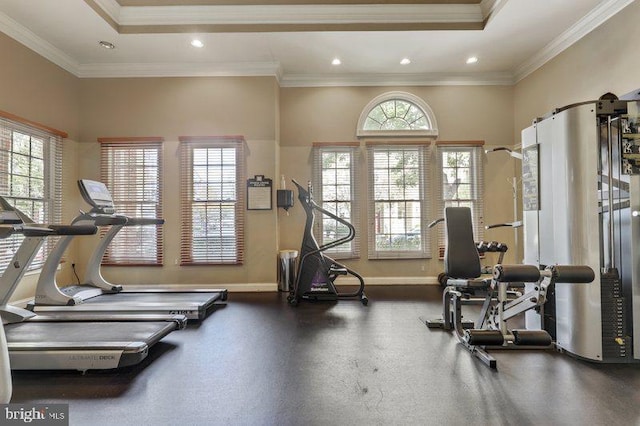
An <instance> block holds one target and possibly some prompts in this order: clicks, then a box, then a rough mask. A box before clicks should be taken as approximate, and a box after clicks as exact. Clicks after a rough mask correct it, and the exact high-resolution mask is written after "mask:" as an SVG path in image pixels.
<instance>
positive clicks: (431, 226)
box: [427, 217, 444, 229]
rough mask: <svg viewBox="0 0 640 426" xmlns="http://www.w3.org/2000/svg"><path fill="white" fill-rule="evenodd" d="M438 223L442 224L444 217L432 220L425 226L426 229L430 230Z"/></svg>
mask: <svg viewBox="0 0 640 426" xmlns="http://www.w3.org/2000/svg"><path fill="white" fill-rule="evenodd" d="M440 222H444V217H441V218H438V219H436V220H434V221H433V222H431V223H429V224H428V225H427V228H429V229H431V228H433V227H434V226H436V225H437V224H439V223H440Z"/></svg>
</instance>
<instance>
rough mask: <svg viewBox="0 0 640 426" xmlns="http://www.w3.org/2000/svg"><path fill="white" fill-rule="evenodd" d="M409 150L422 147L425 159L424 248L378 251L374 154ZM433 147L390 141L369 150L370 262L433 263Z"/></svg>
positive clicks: (422, 184)
mask: <svg viewBox="0 0 640 426" xmlns="http://www.w3.org/2000/svg"><path fill="white" fill-rule="evenodd" d="M407 147H420V149H421V150H422V154H423V156H422V158H421V165H420V167H421V170H420V197H419V202H420V216H421V219H420V224H421V226H420V235H421V239H422V248H421V249H420V250H376V248H375V247H376V241H375V239H376V232H375V223H374V218H375V203H376V202H375V199H374V184H373V152H374V151H375V149H376V148H383V149H393V148H398V149H402V148H407ZM431 153H432V147H431V144H430V143H429V142H425V143H424V144H417V145H416V144H412V145H403V144H401V143H394V142H393V141H390V142H389V143H388V144H383V143H379V144H378V143H376V144H375V145H371V146H368V147H367V167H368V171H367V174H368V176H367V181H368V196H367V215H368V217H369V221H368V222H369V224H368V231H369V232H368V236H369V244H368V248H369V249H368V258H369V259H370V260H376V259H430V258H431V232H430V230H429V229H428V228H427V223H428V218H429V217H431V216H430V202H431V200H432V198H431V187H432V182H431V171H430V167H429V164H430V163H431Z"/></svg>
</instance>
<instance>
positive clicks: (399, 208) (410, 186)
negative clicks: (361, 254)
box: [367, 142, 430, 259]
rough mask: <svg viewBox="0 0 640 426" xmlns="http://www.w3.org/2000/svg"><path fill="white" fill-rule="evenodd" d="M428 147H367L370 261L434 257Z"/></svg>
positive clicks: (416, 144) (412, 144) (394, 145)
mask: <svg viewBox="0 0 640 426" xmlns="http://www.w3.org/2000/svg"><path fill="white" fill-rule="evenodd" d="M428 155H429V145H428V144H427V143H408V144H385V143H375V142H371V143H368V144H367V158H368V168H369V197H368V198H369V206H368V211H369V217H370V220H369V258H370V259H393V258H427V257H429V256H430V243H429V238H428V236H429V233H428V229H427V227H426V222H427V219H428V218H429V212H428V204H427V203H428V202H429V200H430V197H429V193H428V188H429V178H428V177H429V171H428V168H427V164H428V161H427V159H428Z"/></svg>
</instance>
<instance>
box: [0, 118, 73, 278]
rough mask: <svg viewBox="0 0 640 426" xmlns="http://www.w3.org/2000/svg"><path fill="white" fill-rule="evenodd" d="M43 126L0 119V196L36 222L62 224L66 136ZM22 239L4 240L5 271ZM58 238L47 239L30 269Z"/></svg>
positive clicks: (0, 243)
mask: <svg viewBox="0 0 640 426" xmlns="http://www.w3.org/2000/svg"><path fill="white" fill-rule="evenodd" d="M34 124H35V123H34ZM42 127H43V126H38V125H35V126H33V125H31V123H30V122H28V121H26V120H25V122H22V121H16V120H12V119H7V118H0V195H2V196H3V197H4V198H6V199H7V201H8V202H9V203H10V204H12V205H13V206H15V207H17V208H18V209H20V210H21V211H22V212H23V213H25V214H26V215H27V216H29V217H30V218H31V219H33V221H34V222H36V223H52V224H53V223H60V222H61V219H62V207H61V206H62V135H61V134H60V133H55V132H49V131H47V130H45V129H43V128H42ZM52 130H53V129H52ZM22 240H23V237H22V236H20V235H14V236H12V237H10V238H7V239H2V240H0V268H1V269H2V270H4V268H6V266H7V265H8V264H9V261H10V260H11V258H12V257H13V254H14V253H15V251H16V250H17V249H18V247H19V246H20V244H21V243H22ZM56 240H57V238H56V237H49V238H47V239H46V240H45V243H44V245H43V247H42V248H41V249H40V251H39V252H38V254H37V255H36V257H35V259H34V261H33V262H32V263H31V265H30V266H29V270H34V269H38V268H40V267H41V266H42V264H43V263H44V261H45V260H46V256H47V254H48V253H49V252H50V251H51V249H52V248H53V246H54V245H55V243H56Z"/></svg>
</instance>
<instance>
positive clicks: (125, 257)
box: [98, 137, 163, 266]
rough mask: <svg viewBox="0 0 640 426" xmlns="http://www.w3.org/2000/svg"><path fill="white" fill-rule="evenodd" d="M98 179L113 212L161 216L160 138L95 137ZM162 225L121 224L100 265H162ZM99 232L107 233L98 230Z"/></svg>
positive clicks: (136, 216)
mask: <svg viewBox="0 0 640 426" xmlns="http://www.w3.org/2000/svg"><path fill="white" fill-rule="evenodd" d="M98 141H99V142H100V178H101V180H102V182H103V183H104V184H105V185H107V188H109V191H110V192H111V196H112V197H113V202H114V204H115V207H116V211H117V212H118V213H119V214H123V215H126V216H129V217H134V218H161V217H162V193H163V192H162V187H163V185H162V176H163V174H162V142H163V139H162V138H160V137H149V138H99V139H98ZM162 230H163V226H162V225H156V226H154V225H145V226H125V227H123V228H122V230H120V232H118V234H117V235H116V237H115V238H114V239H113V241H112V242H111V244H110V245H109V247H108V249H107V251H106V253H105V255H104V257H103V258H102V264H103V265H120V266H134V265H162V262H163V232H162ZM100 232H101V234H104V233H106V232H107V230H106V229H101V230H100Z"/></svg>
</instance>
